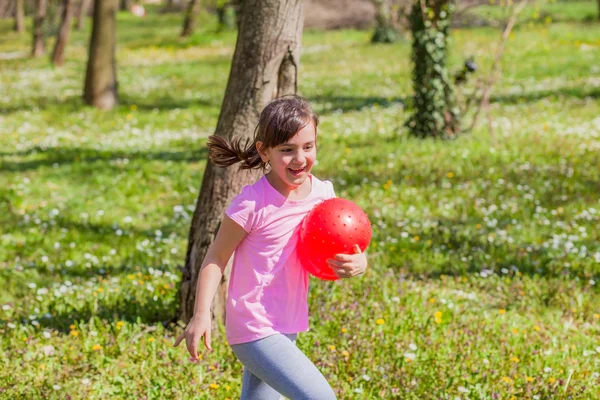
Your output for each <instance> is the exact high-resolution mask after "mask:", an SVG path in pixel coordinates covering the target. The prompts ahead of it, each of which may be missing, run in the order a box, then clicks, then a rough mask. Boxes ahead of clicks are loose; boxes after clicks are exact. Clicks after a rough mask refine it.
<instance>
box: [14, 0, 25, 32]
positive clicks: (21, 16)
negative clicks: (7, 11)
mask: <svg viewBox="0 0 600 400" xmlns="http://www.w3.org/2000/svg"><path fill="white" fill-rule="evenodd" d="M24 2H25V0H16V5H15V31H17V32H23V31H24V30H25V10H24Z"/></svg>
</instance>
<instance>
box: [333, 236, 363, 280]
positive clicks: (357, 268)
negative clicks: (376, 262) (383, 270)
mask: <svg viewBox="0 0 600 400" xmlns="http://www.w3.org/2000/svg"><path fill="white" fill-rule="evenodd" d="M327 263H328V264H329V266H330V267H331V268H332V269H333V272H335V274H336V275H337V276H338V277H340V278H351V277H353V276H357V275H361V274H364V273H365V271H366V270H367V256H366V254H365V253H363V252H362V251H361V250H360V247H358V245H357V244H355V245H354V254H336V255H335V259H334V260H332V259H329V260H327Z"/></svg>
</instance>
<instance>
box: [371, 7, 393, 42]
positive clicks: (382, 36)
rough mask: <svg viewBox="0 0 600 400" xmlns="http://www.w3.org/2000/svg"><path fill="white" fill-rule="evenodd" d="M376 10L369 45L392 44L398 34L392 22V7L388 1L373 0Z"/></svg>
mask: <svg viewBox="0 0 600 400" xmlns="http://www.w3.org/2000/svg"><path fill="white" fill-rule="evenodd" d="M374 3H375V7H376V9H377V11H376V14H375V32H373V37H372V38H371V43H394V42H395V41H396V40H397V39H398V33H397V32H396V29H395V28H394V24H393V22H392V6H391V4H390V0H374Z"/></svg>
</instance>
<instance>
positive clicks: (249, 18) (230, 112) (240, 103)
mask: <svg viewBox="0 0 600 400" xmlns="http://www.w3.org/2000/svg"><path fill="white" fill-rule="evenodd" d="M303 19H304V14H303V1H302V0H245V1H244V3H243V5H242V13H241V20H240V30H239V33H238V39H237V43H236V48H235V53H234V55H233V61H232V65H231V72H230V74H229V81H228V83H227V89H226V90H225V97H224V99H223V105H222V108H221V114H220V115H219V121H218V123H217V128H216V131H215V135H219V136H223V137H227V138H231V137H233V136H237V137H241V138H242V139H243V138H248V139H250V140H251V139H252V138H253V132H254V128H255V126H256V124H258V117H259V115H260V112H261V110H262V109H263V108H264V107H265V106H266V105H267V104H268V103H269V102H270V101H271V100H272V99H273V98H275V97H277V96H278V95H283V94H288V93H295V91H296V88H297V76H298V73H297V69H298V65H299V55H300V54H299V51H300V39H301V35H302V25H303ZM257 176H258V175H257V173H250V172H239V171H238V169H237V167H236V166H235V165H234V166H232V167H230V168H218V167H215V166H213V164H212V163H208V165H207V167H206V171H205V173H204V178H203V181H202V187H201V189H200V195H199V197H198V201H197V203H196V209H195V211H194V217H193V219H192V226H191V228H190V234H189V240H188V250H187V254H186V259H185V266H184V268H183V269H182V272H183V278H182V281H181V286H180V288H179V300H180V304H179V312H178V319H179V320H181V321H184V322H186V323H187V322H188V321H189V320H190V318H191V317H192V316H193V310H194V302H195V300H196V299H195V296H196V285H197V282H198V272H199V270H200V267H201V265H202V261H203V259H204V256H205V255H206V252H207V250H208V246H209V245H210V244H211V242H212V241H213V239H214V236H215V234H216V231H217V229H218V226H219V223H220V221H221V219H222V218H223V214H224V211H225V209H226V208H227V205H228V204H229V202H230V201H231V199H232V198H233V196H234V195H236V194H237V193H239V191H240V190H241V188H242V187H243V186H244V185H247V184H249V183H251V182H253V181H254V180H255V179H256V178H257ZM230 264H231V260H230V263H229V265H228V268H227V270H226V271H225V275H224V276H223V279H222V281H221V285H220V286H219V290H218V291H217V294H216V296H215V301H214V302H213V307H212V310H213V321H217V320H218V321H222V319H223V318H224V315H225V298H226V294H227V284H228V282H229V273H230V271H229V270H230V268H231V265H230ZM214 326H216V323H215V324H214Z"/></svg>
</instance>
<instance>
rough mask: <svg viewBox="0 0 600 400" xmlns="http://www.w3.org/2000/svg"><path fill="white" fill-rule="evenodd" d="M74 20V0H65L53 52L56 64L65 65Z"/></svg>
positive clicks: (53, 59) (53, 60)
mask: <svg viewBox="0 0 600 400" xmlns="http://www.w3.org/2000/svg"><path fill="white" fill-rule="evenodd" d="M72 20H73V0H63V10H62V17H61V22H60V29H59V31H58V35H57V36H56V43H55V44H54V51H53V52H52V62H53V63H54V64H55V65H63V61H64V55H65V47H66V46H67V42H68V41H69V33H70V32H71V21H72Z"/></svg>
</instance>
